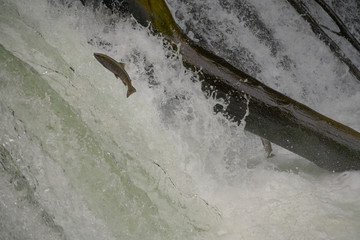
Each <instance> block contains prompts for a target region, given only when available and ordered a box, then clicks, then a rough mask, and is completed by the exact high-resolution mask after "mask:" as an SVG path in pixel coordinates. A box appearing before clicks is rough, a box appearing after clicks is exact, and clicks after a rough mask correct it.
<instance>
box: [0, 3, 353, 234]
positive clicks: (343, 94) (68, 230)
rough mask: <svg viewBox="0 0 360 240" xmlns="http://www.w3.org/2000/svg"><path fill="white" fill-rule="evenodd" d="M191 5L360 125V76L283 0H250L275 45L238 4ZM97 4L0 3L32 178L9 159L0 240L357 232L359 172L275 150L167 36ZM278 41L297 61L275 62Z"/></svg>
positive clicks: (4, 131)
mask: <svg viewBox="0 0 360 240" xmlns="http://www.w3.org/2000/svg"><path fill="white" fill-rule="evenodd" d="M196 2H197V3H198V4H199V5H201V4H203V5H202V6H211V7H208V9H209V11H213V12H216V13H220V15H219V16H217V15H215V14H214V15H209V16H213V17H214V18H215V19H217V20H218V21H223V22H224V25H226V24H228V25H227V27H226V28H225V30H226V29H227V28H229V27H231V28H233V30H234V31H235V29H236V31H238V32H236V33H233V35H229V36H228V38H227V42H226V43H225V44H227V45H226V46H228V48H229V49H234V48H236V44H235V43H236V42H237V41H241V42H245V43H243V44H245V45H246V47H247V48H248V49H250V50H251V51H252V53H253V55H254V59H255V62H258V63H260V64H259V66H261V67H260V69H261V71H260V72H259V73H258V77H259V78H261V80H262V81H264V82H265V83H267V84H269V85H270V86H272V87H275V88H277V89H279V90H282V91H284V92H285V93H286V94H288V95H290V96H292V97H294V98H295V99H297V100H299V101H302V102H304V103H305V104H308V105H309V106H311V107H313V108H315V109H316V110H318V111H320V112H322V113H324V114H326V115H328V116H330V117H332V118H334V119H336V120H339V121H341V122H343V123H345V124H347V125H349V126H350V127H353V128H355V129H358V130H359V129H360V121H359V119H360V118H359V117H360V108H359V106H358V104H356V102H358V101H359V98H360V94H359V91H358V90H360V89H359V88H360V86H359V84H358V83H357V82H356V80H354V79H353V78H352V77H351V76H350V75H349V74H347V73H346V68H345V67H344V66H342V65H340V64H339V62H338V61H337V60H336V59H335V58H334V57H333V56H332V55H331V53H330V52H329V50H327V48H326V46H324V45H323V44H322V43H321V42H319V41H318V40H317V38H316V37H315V36H313V35H311V32H310V30H309V29H308V27H307V25H306V24H305V23H303V22H302V20H301V18H300V17H299V16H297V15H296V13H295V12H294V11H291V10H290V9H289V7H287V6H286V5H284V3H283V2H280V1H273V2H272V4H269V6H271V11H265V10H264V8H265V7H268V6H263V4H262V3H261V1H255V2H254V6H256V8H257V9H258V10H259V12H260V14H261V15H262V17H263V18H266V19H267V22H268V24H269V25H271V26H273V27H274V29H276V31H275V30H274V31H275V33H274V35H275V36H276V39H280V40H279V41H280V42H281V44H282V45H283V46H282V48H281V49H282V50H281V51H280V53H279V54H278V55H276V56H271V54H269V50H268V49H266V47H264V46H261V43H258V44H256V41H255V40H256V39H255V40H254V36H252V34H251V33H249V30H247V29H246V27H242V28H240V26H241V22H239V20H238V19H237V18H236V16H234V15H231V14H229V15H225V14H224V13H223V10H222V8H221V7H220V6H217V5H216V4H213V5H209V4H207V2H206V1H200V0H199V1H196ZM178 3H179V2H178ZM170 4H171V5H172V6H176V4H177V1H171V2H170ZM179 9H180V11H183V14H184V13H185V12H186V10H181V9H182V8H180V7H179ZM204 9H206V7H204ZM104 11H105V10H99V11H98V12H97V13H96V14H94V13H93V12H92V10H91V9H87V10H86V9H84V8H83V7H82V6H81V5H80V4H79V3H74V4H73V5H72V6H71V7H69V8H68V7H65V8H63V7H60V6H56V5H54V4H48V3H47V2H46V1H42V0H35V1H32V2H31V5H30V4H29V3H28V2H27V1H22V0H16V1H8V0H1V1H0V44H1V45H2V46H3V47H4V48H5V49H6V50H1V55H2V56H3V58H2V61H1V68H0V103H1V104H0V143H1V145H2V146H3V147H4V148H5V149H7V151H9V152H10V155H11V157H12V161H13V162H14V165H15V166H16V168H17V169H19V171H20V172H21V174H22V175H24V176H25V177H26V181H27V182H28V185H26V184H25V187H23V188H21V187H16V186H19V183H22V181H21V180H17V179H16V178H15V181H14V176H11V174H10V173H9V171H3V169H2V168H1V166H0V170H1V172H0V176H1V177H0V239H358V238H359V237H360V230H359V229H360V223H359V222H360V221H359V220H360V210H359V209H360V208H359V207H360V191H359V190H360V174H359V173H358V172H346V173H339V174H334V173H329V172H326V171H324V170H321V169H319V168H318V167H316V166H315V165H313V164H312V163H310V162H308V161H307V160H305V159H302V158H300V157H298V156H296V155H294V154H292V153H289V152H286V151H284V150H282V149H280V148H277V147H276V146H275V154H276V156H275V157H274V158H272V159H270V160H267V159H266V158H265V154H264V153H263V149H262V147H261V142H260V140H259V139H258V138H257V137H255V136H252V135H250V134H248V133H244V132H243V126H237V125H236V124H233V123H230V122H228V121H227V120H225V119H224V118H223V117H222V116H220V115H214V113H213V111H212V109H213V106H214V104H215V103H216V101H215V100H211V99H206V98H205V97H204V95H203V93H202V92H201V90H200V84H199V83H196V82H195V83H194V82H193V81H192V80H196V79H197V76H196V74H194V73H192V72H189V71H188V70H186V69H185V68H184V67H183V66H182V64H181V61H180V60H179V56H178V55H177V54H176V53H174V52H173V51H171V50H168V49H165V48H164V47H163V44H162V39H161V38H158V37H154V36H152V35H151V34H150V33H149V31H148V30H147V29H144V28H142V27H140V26H138V25H137V24H136V23H135V22H134V21H133V20H120V21H116V20H115V18H111V17H107V15H105V14H104V13H103V12H104ZM173 11H174V10H173ZM270 13H273V14H270ZM221 16H222V17H221ZM224 16H226V18H228V19H226V20H223V18H224ZM274 16H279V19H274ZM191 19H192V17H191V16H188V17H187V18H186V20H189V21H191ZM110 22H112V23H113V24H110ZM225 23H226V24H225ZM232 24H235V26H236V27H232ZM199 26H200V29H201V25H200V24H199ZM275 26H279V27H276V28H275ZM211 29H212V30H213V31H217V30H216V28H215V27H214V28H211ZM243 31H245V33H246V34H244V32H243ZM214 36H215V37H216V35H215V34H214ZM295 39H297V40H299V39H300V40H301V41H299V43H298V44H296V45H295V46H293V44H292V42H294V41H295ZM89 42H90V43H91V44H89ZM1 49H2V48H1ZM315 49H317V51H315ZM94 52H103V53H106V54H108V55H110V56H112V57H113V58H115V59H118V60H119V61H123V62H125V63H126V70H127V71H128V73H129V75H130V76H131V78H132V81H133V85H134V87H135V88H136V89H137V92H136V93H135V94H133V95H132V96H131V97H129V98H128V99H127V98H126V97H125V95H126V89H125V88H124V86H123V84H122V83H121V82H120V81H119V80H117V79H116V78H115V77H114V76H113V75H112V74H111V73H110V72H108V71H107V70H106V69H104V68H103V67H102V66H101V65H100V64H99V63H98V62H97V61H96V60H95V58H94V57H93V53H94ZM285 54H286V55H289V56H290V58H291V59H294V60H293V61H294V62H295V64H294V65H296V68H295V69H294V68H293V69H291V71H282V70H281V68H279V67H276V63H277V62H278V61H280V60H279V59H281V58H282V56H283V55H285ZM279 55H280V56H279ZM4 56H5V57H4ZM30 66H31V67H32V68H34V69H35V70H31V69H30ZM71 68H72V69H74V71H72V70H71ZM274 79H276V81H274ZM339 79H340V80H339ZM149 81H150V83H151V84H149ZM309 84H310V85H309ZM33 86H36V87H33ZM299 89H302V91H299ZM309 90H311V91H309ZM13 175H15V176H17V174H13ZM11 178H12V179H13V180H11ZM10 180H11V181H10ZM21 189H23V190H21ZM24 189H25V190H24ZM32 195H33V196H34V199H35V200H36V201H33V200H32V198H31V197H29V196H32ZM44 211H45V212H46V213H47V215H46V214H45V215H46V216H48V215H49V216H52V218H53V221H49V220H46V219H47V218H46V217H43V216H44V214H43V212H44Z"/></svg>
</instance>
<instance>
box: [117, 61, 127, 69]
mask: <svg viewBox="0 0 360 240" xmlns="http://www.w3.org/2000/svg"><path fill="white" fill-rule="evenodd" d="M118 63H119V64H120V65H121V66H122V67H123V68H125V66H126V65H125V63H122V62H118Z"/></svg>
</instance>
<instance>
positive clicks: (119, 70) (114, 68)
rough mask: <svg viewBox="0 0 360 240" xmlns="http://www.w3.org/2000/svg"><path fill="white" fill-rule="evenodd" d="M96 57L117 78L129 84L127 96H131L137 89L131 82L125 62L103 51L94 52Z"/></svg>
mask: <svg viewBox="0 0 360 240" xmlns="http://www.w3.org/2000/svg"><path fill="white" fill-rule="evenodd" d="M94 57H95V58H96V60H98V61H99V62H100V63H101V65H103V66H104V67H105V68H107V69H108V70H109V71H110V72H112V73H113V74H114V75H115V77H116V78H120V79H121V80H122V82H123V83H124V85H125V86H128V91H127V94H126V97H129V96H130V95H131V94H133V93H134V92H136V89H135V88H134V87H133V85H132V84H131V80H130V77H129V75H128V74H127V72H126V71H125V68H124V67H125V64H124V63H121V62H117V61H116V60H114V59H112V58H111V57H109V56H107V55H105V54H102V53H94Z"/></svg>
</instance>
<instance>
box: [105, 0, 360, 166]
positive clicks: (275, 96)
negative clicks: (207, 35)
mask: <svg viewBox="0 0 360 240" xmlns="http://www.w3.org/2000/svg"><path fill="white" fill-rule="evenodd" d="M106 5H107V6H109V7H116V6H121V9H120V8H118V9H120V10H126V11H130V12H131V13H132V14H133V16H134V17H135V18H136V19H137V20H138V22H139V23H141V24H145V23H147V22H151V24H152V26H153V29H154V31H155V32H156V33H161V34H163V35H164V36H165V38H166V39H168V40H169V41H170V42H173V43H174V44H179V43H181V47H180V53H181V54H182V55H183V61H184V64H185V65H186V66H187V67H189V68H193V69H202V71H201V73H202V79H203V82H202V83H203V90H204V92H205V93H206V94H209V95H210V94H211V93H212V92H214V91H215V92H216V96H217V97H219V98H224V99H228V103H229V104H228V106H227V107H226V108H225V109H222V108H217V109H216V111H221V112H223V113H224V114H226V115H227V116H229V117H230V118H231V119H233V120H234V121H237V122H239V123H240V121H242V119H243V118H244V117H245V121H246V126H245V130H247V131H249V132H251V133H254V134H256V135H258V136H260V137H262V138H265V139H267V140H269V141H271V142H273V143H275V144H277V145H279V146H281V147H284V148H286V149H288V150H290V151H292V152H294V153H296V154H298V155H300V156H302V157H304V158H306V159H308V160H310V161H312V162H314V163H315V164H317V165H318V166H320V167H322V168H324V169H327V170H329V171H347V170H359V169H360V133H358V132H356V131H354V130H353V129H351V128H349V127H347V126H344V125H342V124H340V123H338V122H336V121H333V120H331V119H329V118H327V117H325V116H323V115H321V114H319V113H317V112H315V111H314V110H312V109H310V108H308V107H307V106H305V105H303V104H301V103H298V102H296V101H295V100H293V99H291V98H289V97H286V96H285V95H283V94H281V93H279V92H277V91H275V90H273V89H271V88H269V87H267V86H266V85H264V84H262V83H261V82H259V81H258V80H256V79H255V78H253V77H251V76H249V75H247V74H246V73H244V72H243V71H241V70H239V69H237V68H235V67H234V66H232V65H231V64H229V63H228V62H226V61H225V60H224V59H222V58H220V57H218V56H216V55H214V54H213V53H211V52H209V51H207V50H205V49H203V48H202V47H200V46H198V45H196V44H195V43H194V42H193V41H191V40H190V39H189V38H188V37H187V36H185V35H184V34H183V33H182V31H181V30H180V29H179V27H178V26H177V24H176V23H175V21H174V19H173V17H172V16H171V13H170V11H169V9H168V7H167V5H166V3H165V2H164V1H162V0H123V1H109V0H107V1H106ZM113 10H114V9H113ZM114 11H116V10H114ZM225 96H226V98H225Z"/></svg>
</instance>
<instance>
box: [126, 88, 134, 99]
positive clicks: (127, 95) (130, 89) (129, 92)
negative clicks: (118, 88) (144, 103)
mask: <svg viewBox="0 0 360 240" xmlns="http://www.w3.org/2000/svg"><path fill="white" fill-rule="evenodd" d="M134 92H136V89H135V88H134V87H133V86H132V85H129V87H128V91H127V93H126V97H127V98H128V97H129V96H130V95H131V94H133V93H134Z"/></svg>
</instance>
